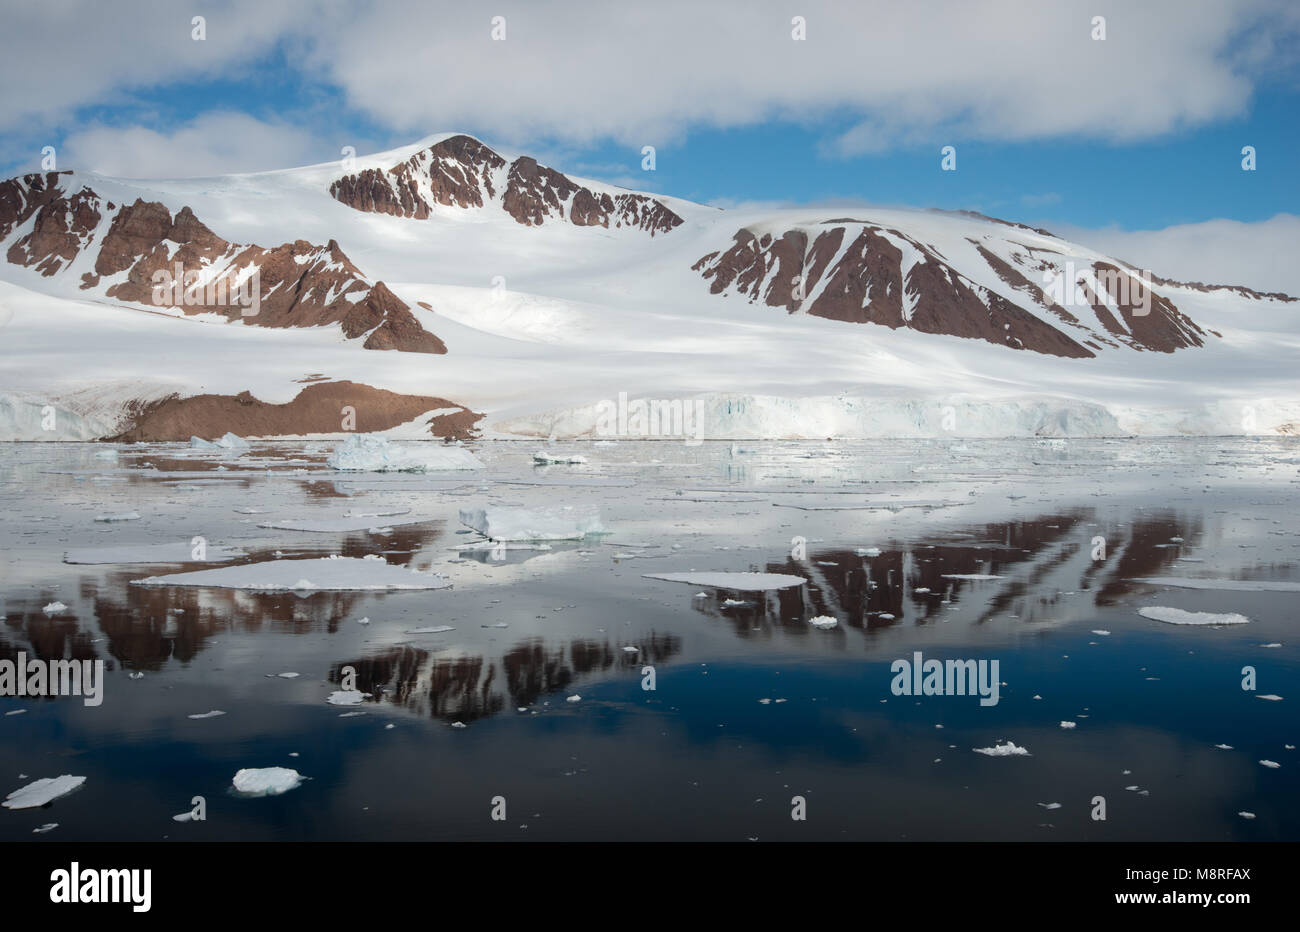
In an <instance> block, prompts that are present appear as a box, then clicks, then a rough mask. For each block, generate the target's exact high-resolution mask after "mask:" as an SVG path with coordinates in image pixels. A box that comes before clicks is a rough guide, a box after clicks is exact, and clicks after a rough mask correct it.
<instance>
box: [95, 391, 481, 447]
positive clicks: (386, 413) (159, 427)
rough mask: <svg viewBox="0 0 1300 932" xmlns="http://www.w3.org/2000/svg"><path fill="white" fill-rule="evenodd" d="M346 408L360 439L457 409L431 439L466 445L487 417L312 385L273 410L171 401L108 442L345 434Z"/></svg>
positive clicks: (232, 399) (216, 399)
mask: <svg viewBox="0 0 1300 932" xmlns="http://www.w3.org/2000/svg"><path fill="white" fill-rule="evenodd" d="M345 408H350V409H352V411H354V412H355V415H356V423H355V425H354V426H355V430H356V431H357V432H358V433H369V432H372V431H379V430H388V429H389V428H392V427H396V426H398V425H399V424H405V423H406V422H408V421H411V420H413V419H414V418H416V417H418V416H419V415H421V414H423V413H424V412H426V411H432V410H435V409H439V408H458V409H459V410H458V411H457V412H456V413H454V414H445V415H442V416H440V417H437V418H434V419H433V420H432V421H431V426H430V432H429V436H430V437H452V438H455V439H465V438H468V437H470V436H472V435H473V431H474V425H475V423H476V422H477V421H478V420H479V419H480V418H482V417H483V415H482V414H476V413H474V412H473V411H470V410H469V409H468V408H465V407H463V406H461V405H458V404H456V403H455V402H454V401H447V400H446V399H445V398H436V397H433V396H428V395H401V394H398V393H396V392H390V391H386V390H384V389H382V388H374V387H372V386H370V385H363V384H361V383H359V382H346V381H345V382H321V383H317V384H315V385H309V386H307V387H306V388H304V389H303V390H302V391H301V392H299V393H298V396H297V397H296V398H294V399H293V400H292V401H290V402H288V403H286V404H269V403H267V402H265V401H259V400H258V399H256V398H254V397H253V395H252V394H251V393H250V392H240V393H239V394H238V395H192V396H190V397H188V398H181V397H179V396H176V395H172V396H170V397H168V398H164V399H162V400H161V401H157V402H153V403H150V404H145V405H140V406H137V407H136V408H135V409H134V410H133V411H131V412H130V417H131V421H132V424H131V427H129V428H128V429H127V430H124V431H123V432H122V433H120V434H118V435H117V436H116V437H111V438H108V439H110V440H116V441H121V442H127V443H130V442H152V441H178V440H188V439H190V437H202V438H203V439H204V440H215V439H216V438H218V437H220V436H221V435H222V434H225V433H226V432H230V433H234V434H238V435H239V436H241V437H291V436H297V435H302V434H329V433H339V432H341V431H343V430H344V419H345V417H346V416H347V412H345V411H344V409H345Z"/></svg>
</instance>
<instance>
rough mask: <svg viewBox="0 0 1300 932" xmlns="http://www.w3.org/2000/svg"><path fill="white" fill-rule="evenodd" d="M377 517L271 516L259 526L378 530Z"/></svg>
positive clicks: (394, 524) (414, 521) (389, 527)
mask: <svg viewBox="0 0 1300 932" xmlns="http://www.w3.org/2000/svg"><path fill="white" fill-rule="evenodd" d="M375 517H376V516H374V515H339V516H331V515H324V516H321V517H306V518H269V519H267V520H266V521H259V522H258V524H257V526H258V527H260V528H268V529H270V530H276V531H319V532H322V533H332V532H337V533H344V532H346V531H371V530H378V529H377V528H376V527H375V521H374V518H375ZM432 520H433V518H430V517H426V516H416V517H413V518H408V519H405V520H402V521H387V522H385V528H384V529H385V530H387V531H390V532H391V531H392V529H393V528H395V527H404V526H406V525H408V524H422V523H423V522H425V521H432Z"/></svg>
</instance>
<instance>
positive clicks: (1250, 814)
mask: <svg viewBox="0 0 1300 932" xmlns="http://www.w3.org/2000/svg"><path fill="white" fill-rule="evenodd" d="M1237 815H1239V816H1241V817H1242V818H1243V819H1253V818H1255V813H1253V812H1245V811H1242V812H1238V813H1237Z"/></svg>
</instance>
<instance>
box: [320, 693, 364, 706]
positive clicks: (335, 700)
mask: <svg viewBox="0 0 1300 932" xmlns="http://www.w3.org/2000/svg"><path fill="white" fill-rule="evenodd" d="M369 695H370V693H363V692H362V691H361V690H359V689H336V690H334V692H332V693H330V694H329V695H328V696H327V697H325V701H326V702H328V703H329V704H330V705H356V704H357V703H359V702H361V701H362V700H363V699H365V698H366V697H367V696H369Z"/></svg>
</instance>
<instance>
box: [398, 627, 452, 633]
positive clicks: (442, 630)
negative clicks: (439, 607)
mask: <svg viewBox="0 0 1300 932" xmlns="http://www.w3.org/2000/svg"><path fill="white" fill-rule="evenodd" d="M455 630H456V629H455V627H454V626H452V625H432V626H430V627H427V628H409V629H407V632H406V633H407V634H445V633H446V632H448V631H455Z"/></svg>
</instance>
